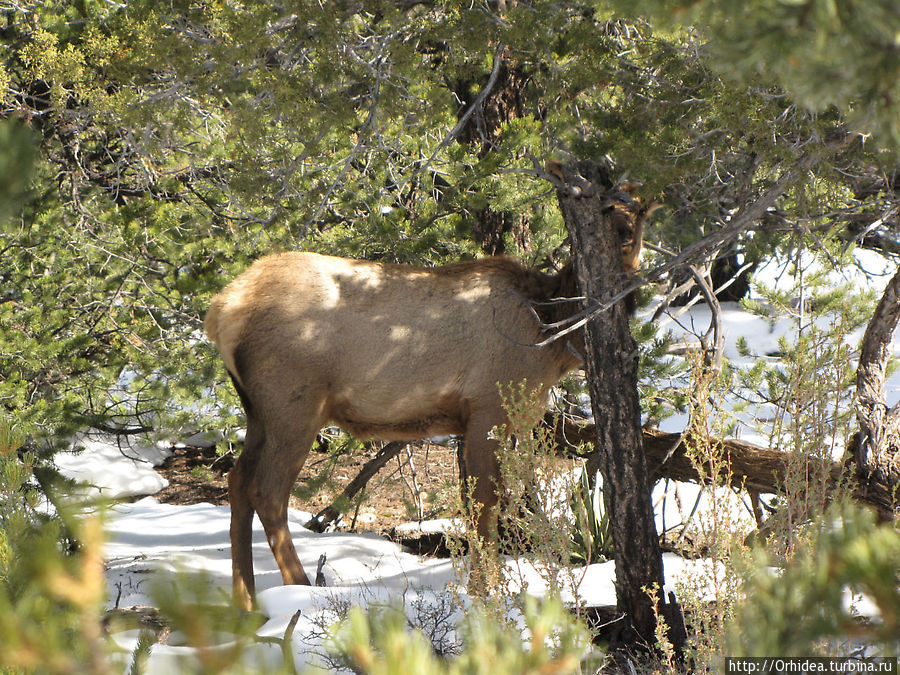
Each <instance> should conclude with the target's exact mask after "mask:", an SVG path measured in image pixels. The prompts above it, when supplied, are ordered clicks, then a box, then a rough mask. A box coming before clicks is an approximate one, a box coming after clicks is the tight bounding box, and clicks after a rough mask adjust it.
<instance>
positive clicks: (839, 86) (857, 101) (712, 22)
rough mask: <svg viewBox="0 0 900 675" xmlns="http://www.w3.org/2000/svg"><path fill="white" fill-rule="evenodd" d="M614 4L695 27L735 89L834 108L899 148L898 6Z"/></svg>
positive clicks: (728, 0)
mask: <svg viewBox="0 0 900 675" xmlns="http://www.w3.org/2000/svg"><path fill="white" fill-rule="evenodd" d="M611 4H612V5H613V6H615V7H616V9H617V10H619V11H621V12H623V13H625V14H627V15H631V16H634V15H639V16H644V17H645V18H651V17H652V19H653V20H654V21H655V22H656V23H657V24H658V25H662V26H667V27H669V28H672V29H676V30H677V29H678V28H679V27H682V26H689V25H692V26H695V27H696V28H698V29H699V30H700V31H701V34H702V36H703V38H705V42H706V44H705V45H704V47H705V51H707V52H708V63H709V64H710V65H711V66H712V67H713V68H715V69H717V70H719V71H721V72H724V73H726V74H727V75H728V76H729V78H730V79H731V80H732V82H733V83H734V84H735V85H736V86H739V87H741V88H743V87H742V85H744V84H745V83H747V82H748V81H749V82H751V83H754V84H756V83H758V84H760V85H761V86H771V85H776V86H779V87H781V88H783V89H784V90H785V91H786V92H787V93H788V94H790V96H791V97H793V99H794V100H795V101H796V102H797V103H799V104H800V105H802V106H804V107H806V108H808V109H810V110H812V111H816V112H828V111H829V108H831V107H834V108H836V109H838V110H840V111H842V112H844V113H846V114H847V115H848V116H849V117H850V119H851V120H852V121H853V122H854V124H855V125H856V126H857V128H858V129H859V130H860V131H863V132H870V133H874V135H875V139H876V143H878V144H880V145H882V146H884V147H892V148H893V149H894V150H896V149H898V148H900V122H898V120H900V115H898V100H900V89H898V86H900V85H898V83H897V77H896V72H897V64H898V55H897V35H898V31H900V13H898V12H897V6H896V3H894V2H893V1H892V0H875V1H870V0H832V1H829V2H815V1H813V0H809V1H806V0H800V1H794V0H765V1H763V2H757V3H754V4H753V5H752V7H750V6H747V4H746V3H742V2H736V1H735V0H703V1H702V2H694V3H691V4H689V5H672V4H671V3H666V2H660V0H641V1H639V2H613V3H611ZM736 17H740V20H735V18H736Z"/></svg>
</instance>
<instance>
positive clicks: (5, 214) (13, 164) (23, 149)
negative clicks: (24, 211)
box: [0, 76, 37, 297]
mask: <svg viewBox="0 0 900 675" xmlns="http://www.w3.org/2000/svg"><path fill="white" fill-rule="evenodd" d="M2 84H3V81H2V76H0V90H2V89H4V88H5V87H2ZM35 141H36V139H35V137H34V135H33V134H32V133H31V131H30V130H29V129H28V128H27V127H25V126H24V125H22V124H19V123H17V122H14V121H12V120H2V121H0V234H4V235H5V234H6V232H7V227H8V225H7V220H8V219H9V218H11V217H12V216H13V215H15V214H16V213H17V212H18V210H19V209H20V208H21V205H22V202H23V201H24V198H25V195H26V194H27V192H28V189H29V187H30V183H31V174H32V171H33V170H34V162H35V155H36V154H37V153H36V148H35ZM2 290H3V289H2V288H0V292H2ZM0 297H2V296H0Z"/></svg>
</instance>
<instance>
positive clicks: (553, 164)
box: [544, 159, 566, 183]
mask: <svg viewBox="0 0 900 675" xmlns="http://www.w3.org/2000/svg"><path fill="white" fill-rule="evenodd" d="M544 171H546V172H547V173H549V174H550V175H552V176H555V177H556V178H559V180H560V181H561V182H563V183H565V182H566V177H565V176H564V175H563V170H562V162H560V161H558V160H556V159H548V160H547V161H546V162H544Z"/></svg>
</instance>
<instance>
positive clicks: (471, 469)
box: [460, 416, 500, 542]
mask: <svg viewBox="0 0 900 675" xmlns="http://www.w3.org/2000/svg"><path fill="white" fill-rule="evenodd" d="M493 419H494V417H493V416H492V417H490V419H487V418H480V419H479V418H478V417H473V419H472V421H470V423H469V426H468V428H467V430H466V440H465V449H464V451H463V452H464V454H463V457H464V462H463V465H464V467H465V476H460V478H461V480H463V486H462V489H463V491H464V494H465V496H466V497H468V496H469V495H471V497H472V500H468V499H467V500H465V503H467V506H468V507H469V508H470V509H471V508H474V509H475V510H476V511H477V518H476V530H477V532H478V536H480V537H481V538H482V539H483V540H484V541H485V542H489V541H493V542H496V540H497V516H498V513H497V504H498V502H499V497H498V490H499V489H500V463H499V461H498V460H497V447H498V445H499V444H498V443H497V441H496V440H494V439H492V438H489V437H488V436H489V435H490V433H491V429H493V427H494V424H493ZM472 481H474V485H468V484H467V483H471V482H472ZM470 501H474V504H471V503H468V502H470Z"/></svg>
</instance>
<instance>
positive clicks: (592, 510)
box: [570, 461, 613, 565]
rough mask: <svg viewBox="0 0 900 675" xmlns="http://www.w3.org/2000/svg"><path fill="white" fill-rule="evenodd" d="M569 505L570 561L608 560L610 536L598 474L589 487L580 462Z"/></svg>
mask: <svg viewBox="0 0 900 675" xmlns="http://www.w3.org/2000/svg"><path fill="white" fill-rule="evenodd" d="M570 504H571V508H572V514H573V516H574V517H575V523H574V527H573V528H572V540H571V541H572V560H573V562H575V563H578V564H581V565H590V564H591V563H596V562H603V561H605V560H608V559H610V558H611V557H612V553H613V544H612V535H611V534H610V531H609V514H608V513H607V512H606V504H605V503H604V501H603V489H602V485H601V480H600V475H599V474H598V475H597V476H595V477H594V484H593V485H591V481H590V476H588V472H587V470H586V468H585V462H583V461H582V463H581V474H580V476H579V478H578V482H577V483H575V489H574V490H573V492H572V499H571V501H570Z"/></svg>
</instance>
